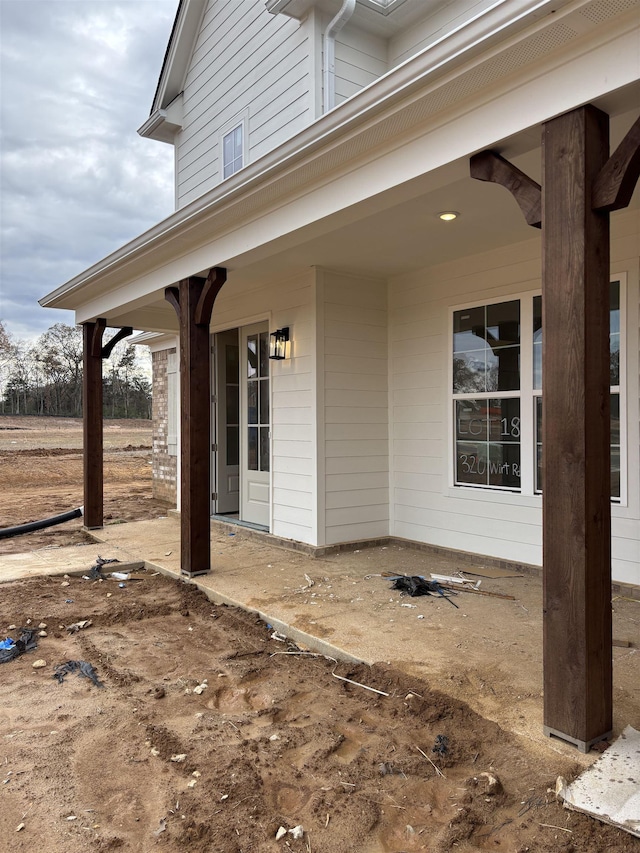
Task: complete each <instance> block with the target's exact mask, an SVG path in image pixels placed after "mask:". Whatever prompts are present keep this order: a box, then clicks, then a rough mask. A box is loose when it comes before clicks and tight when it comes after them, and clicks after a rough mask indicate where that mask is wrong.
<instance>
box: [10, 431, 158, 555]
mask: <svg viewBox="0 0 640 853" xmlns="http://www.w3.org/2000/svg"><path fill="white" fill-rule="evenodd" d="M104 448H105V454H104V481H105V488H104V518H105V522H106V523H116V522H118V521H131V520H133V519H137V518H154V517H157V516H159V515H164V514H166V512H167V508H168V507H167V505H166V504H165V503H163V502H161V501H156V500H154V499H153V497H152V494H151V423H150V421H143V420H115V421H105V425H104ZM0 495H1V499H0V527H11V526H13V525H19V524H26V523H27V522H30V521H38V520H40V519H43V518H48V517H50V516H53V515H58V514H60V513H62V512H66V511H67V510H71V509H76V508H77V507H79V506H82V503H83V488H82V421H79V420H77V419H73V418H47V417H43V418H39V417H12V416H2V415H0ZM89 541H91V540H90V539H89V537H88V536H87V535H86V534H85V533H84V532H83V530H82V519H77V520H75V521H70V522H66V523H65V524H64V525H62V526H61V527H51V528H48V529H46V530H42V531H38V532H34V533H29V534H25V535H22V536H19V537H16V538H14V539H0V554H11V553H18V552H21V551H31V550H35V549H37V548H43V547H46V546H48V545H75V544H80V543H82V542H89Z"/></svg>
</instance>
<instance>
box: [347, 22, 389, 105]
mask: <svg viewBox="0 0 640 853" xmlns="http://www.w3.org/2000/svg"><path fill="white" fill-rule="evenodd" d="M387 71H388V64H387V42H386V40H385V39H382V38H379V37H378V36H374V35H372V34H371V33H366V32H364V31H363V30H361V29H359V28H358V27H356V26H354V25H353V24H347V25H346V26H345V27H344V28H343V29H342V30H341V31H340V32H339V33H338V36H337V38H336V104H340V103H342V101H344V100H345V99H346V98H349V97H350V96H351V95H353V94H355V93H356V92H359V91H360V89H363V88H364V87H365V86H368V85H369V83H373V81H374V80H377V79H378V77H381V76H382V75H383V74H385V73H386V72H387Z"/></svg>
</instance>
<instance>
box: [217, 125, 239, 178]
mask: <svg viewBox="0 0 640 853" xmlns="http://www.w3.org/2000/svg"><path fill="white" fill-rule="evenodd" d="M243 136H244V132H243V125H242V124H239V125H238V126H237V127H234V129H233V130H231V131H229V133H227V134H225V135H224V136H223V137H222V177H223V178H229V177H231V175H233V174H234V173H235V172H237V171H238V170H239V169H242V166H243Z"/></svg>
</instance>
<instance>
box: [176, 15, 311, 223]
mask: <svg viewBox="0 0 640 853" xmlns="http://www.w3.org/2000/svg"><path fill="white" fill-rule="evenodd" d="M309 55H310V54H309V43H308V31H307V28H306V27H304V26H299V25H298V23H297V22H294V21H292V20H291V19H289V18H287V17H285V16H284V15H270V14H269V13H268V12H267V11H266V8H265V6H264V4H262V3H256V2H255V1H254V0H234V2H233V3H229V2H223V0H211V2H210V3H209V4H208V6H207V9H206V11H205V14H204V17H203V21H202V25H201V28H200V32H199V35H198V38H197V41H196V46H195V49H194V53H193V56H192V59H191V62H190V65H189V70H188V72H187V76H186V80H185V84H184V95H183V105H184V123H183V129H182V131H181V132H180V133H179V134H178V137H177V156H176V163H177V185H178V190H177V197H178V207H182V206H184V205H185V204H187V203H188V202H189V201H193V199H195V198H197V197H198V196H200V195H202V193H204V192H206V191H207V190H209V189H211V188H212V187H213V186H215V185H216V184H217V183H219V181H220V180H221V174H220V161H219V155H220V134H221V131H224V132H228V131H229V130H231V129H232V127H233V123H234V122H235V120H236V119H237V120H238V123H239V122H240V120H242V118H245V119H246V121H247V124H246V132H247V145H246V151H247V157H248V161H249V162H251V161H253V160H255V159H256V158H258V157H260V156H262V155H263V154H265V153H266V152H267V151H270V150H271V149H273V148H275V147H276V146H277V145H279V144H281V143H282V142H284V141H285V140H286V139H288V138H289V137H290V136H292V135H293V134H294V133H296V132H298V131H299V130H301V129H302V128H303V127H305V126H306V125H307V124H309V123H310V122H311V120H312V118H313V116H312V112H311V93H310V88H309V87H310V59H309Z"/></svg>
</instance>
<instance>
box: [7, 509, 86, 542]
mask: <svg viewBox="0 0 640 853" xmlns="http://www.w3.org/2000/svg"><path fill="white" fill-rule="evenodd" d="M83 513H84V507H81V506H79V507H78V509H70V510H69V512H63V513H61V514H60V515H52V516H51V518H43V519H42V521H30V522H29V523H28V524H18V525H16V526H15V527H0V539H9V538H10V537H11V536H20V535H21V534H23V533H32V532H33V531H34V530H43V529H44V528H45V527H53V526H54V524H63V523H64V522H65V521H71V520H72V519H73V518H81V516H82V515H83Z"/></svg>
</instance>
